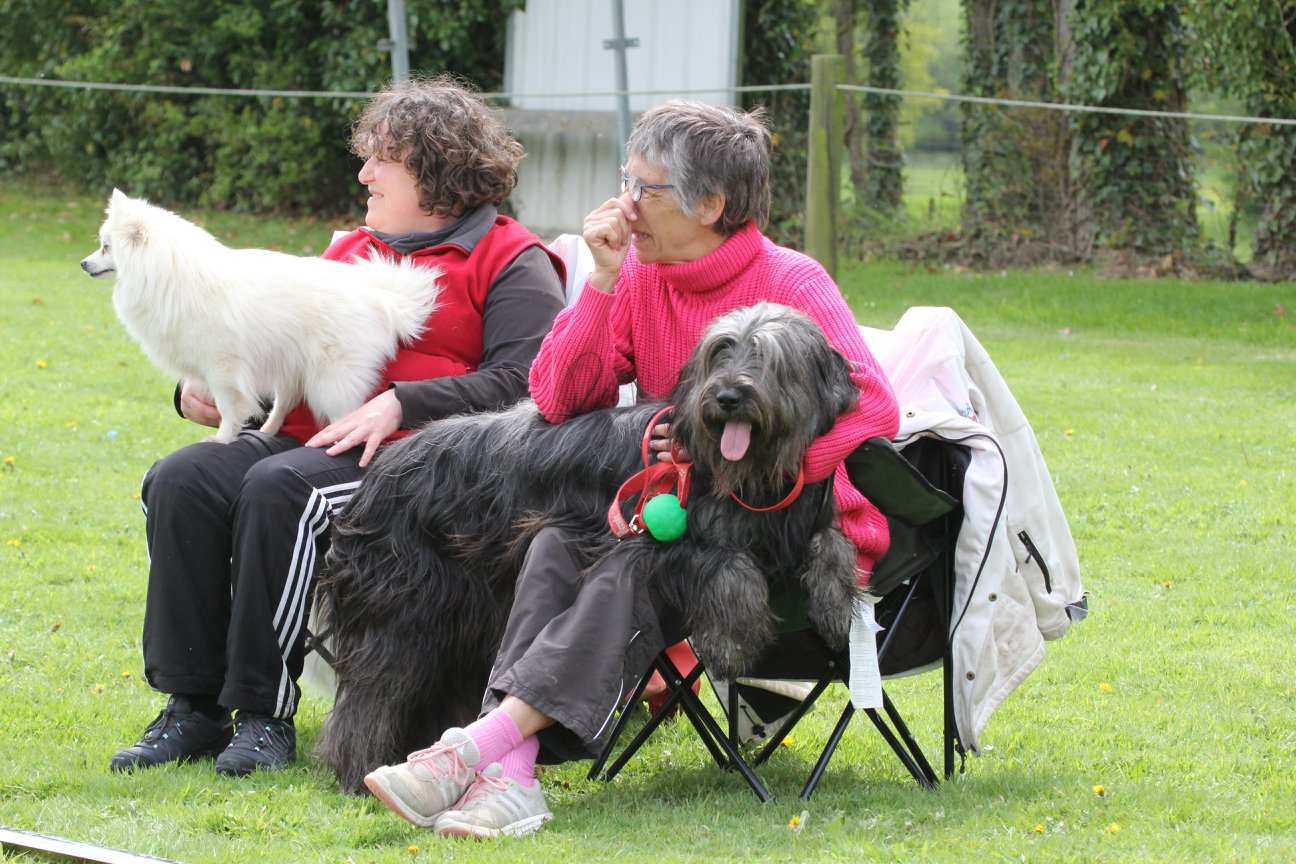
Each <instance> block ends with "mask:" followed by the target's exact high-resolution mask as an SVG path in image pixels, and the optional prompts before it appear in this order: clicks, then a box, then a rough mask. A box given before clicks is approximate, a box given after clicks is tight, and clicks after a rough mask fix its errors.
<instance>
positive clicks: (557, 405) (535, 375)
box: [530, 285, 633, 423]
mask: <svg viewBox="0 0 1296 864" xmlns="http://www.w3.org/2000/svg"><path fill="white" fill-rule="evenodd" d="M615 300H616V298H615V296H614V295H612V294H605V293H604V292H602V291H598V290H596V289H594V288H591V287H590V286H588V285H586V286H585V289H584V290H583V291H581V293H580V296H579V297H577V298H576V302H575V303H574V304H572V305H571V306H568V307H567V308H566V309H563V310H562V311H561V312H559V313H558V317H557V318H556V319H555V320H554V325H553V329H551V330H550V331H549V334H548V335H547V336H545V338H544V342H542V343H541V345H540V352H539V353H538V354H537V355H536V358H535V361H534V362H533V363H532V364H531V376H530V386H531V397H532V398H533V399H535V402H536V407H538V408H539V409H540V413H541V415H542V416H543V417H544V418H545V419H546V420H548V421H549V422H550V423H561V422H563V421H564V420H568V419H570V418H572V417H574V416H576V415H578V414H584V413H586V412H588V411H593V410H595V409H597V408H608V407H611V406H613V405H615V404H616V402H617V387H618V386H619V385H620V384H621V383H622V381H623V379H624V380H629V376H630V375H631V374H632V371H633V363H632V362H631V361H630V360H629V359H627V358H626V356H625V354H623V353H622V351H621V350H619V349H618V347H617V346H618V344H620V343H621V342H622V341H623V340H621V339H619V338H618V336H617V333H616V323H615V322H616V320H617V319H618V318H619V317H620V316H619V308H618V305H619V304H617V303H616V302H615Z"/></svg>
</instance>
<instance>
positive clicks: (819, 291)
mask: <svg viewBox="0 0 1296 864" xmlns="http://www.w3.org/2000/svg"><path fill="white" fill-rule="evenodd" d="M825 283H826V284H825ZM800 300H801V302H800V303H799V304H798V305H799V306H800V308H801V309H802V310H803V311H804V312H805V313H806V314H808V315H809V316H810V317H811V318H813V319H815V321H817V322H818V324H819V326H820V327H822V328H823V331H824V335H825V336H826V337H827V338H828V342H829V344H830V345H832V346H833V347H834V348H836V349H837V350H838V351H840V352H841V353H842V354H843V355H845V357H846V359H847V360H849V361H850V362H851V364H852V366H853V370H852V372H851V378H852V379H853V380H854V381H855V385H856V386H857V387H858V388H859V402H858V403H857V404H856V405H855V407H854V408H852V409H850V410H849V411H847V412H846V413H844V414H842V415H841V416H840V417H838V418H837V423H836V424H835V425H834V426H833V428H832V430H831V431H829V432H828V434H827V435H824V436H822V437H820V438H819V439H818V440H817V441H815V442H814V444H812V445H810V449H809V451H807V453H806V462H805V466H806V475H807V476H806V479H807V480H809V481H812V482H814V481H818V480H823V479H824V478H825V477H827V476H829V475H830V474H832V473H833V471H834V470H835V469H836V468H837V466H838V465H840V464H841V461H842V460H843V459H845V458H846V457H847V456H848V455H850V453H851V452H852V451H853V450H855V448H856V447H858V446H859V445H860V444H862V443H863V442H864V441H866V440H868V439H869V438H873V437H875V436H879V435H880V436H883V437H886V438H894V437H895V435H896V433H897V432H898V431H899V429H900V409H899V406H898V405H897V403H896V397H895V391H894V390H892V388H891V382H890V381H889V380H888V379H887V377H886V374H885V373H883V371H882V368H881V366H879V365H878V362H877V359H876V358H874V356H873V352H871V351H869V349H868V346H867V345H865V344H864V339H863V337H862V336H860V332H859V325H858V324H856V323H855V316H854V315H853V314H852V313H851V311H850V307H848V306H847V305H846V301H845V300H844V299H843V298H842V296H841V292H840V291H839V290H838V288H837V286H836V285H835V284H833V282H832V280H831V278H829V276H828V274H827V273H824V274H823V275H822V282H821V281H819V280H817V279H816V280H814V281H813V282H811V283H809V284H807V285H806V287H805V290H804V291H803V292H801V293H800Z"/></svg>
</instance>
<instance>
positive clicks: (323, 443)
mask: <svg viewBox="0 0 1296 864" xmlns="http://www.w3.org/2000/svg"><path fill="white" fill-rule="evenodd" d="M403 416H404V411H402V410H401V404H400V400H399V399H397V398H396V391H395V390H392V389H390V388H388V389H387V390H384V391H383V392H381V393H379V394H378V395H377V396H375V397H374V398H372V399H370V400H369V401H368V402H366V403H365V404H363V405H361V406H360V407H359V408H357V409H356V410H354V411H352V412H351V413H350V414H348V415H346V416H345V417H343V418H342V419H341V420H336V421H334V422H332V423H330V424H329V425H327V426H325V427H324V428H323V429H321V430H320V431H318V432H316V433H315V435H314V437H312V438H311V439H310V440H309V441H307V442H306V446H307V447H328V449H327V450H325V451H324V452H325V453H327V454H328V455H330V456H336V455H338V454H339V453H345V452H346V451H347V450H350V449H351V448H352V447H355V446H356V445H357V444H360V443H361V442H363V443H364V448H365V449H364V453H363V454H362V455H361V456H360V467H361V468H363V467H365V466H366V465H368V464H369V460H371V459H373V455H374V453H376V452H377V451H378V445H379V444H381V443H382V442H383V441H385V440H386V439H387V436H389V435H391V434H392V433H393V432H395V431H396V430H397V429H399V428H400V424H401V417H403Z"/></svg>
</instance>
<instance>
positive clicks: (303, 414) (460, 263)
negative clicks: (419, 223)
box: [283, 216, 552, 443]
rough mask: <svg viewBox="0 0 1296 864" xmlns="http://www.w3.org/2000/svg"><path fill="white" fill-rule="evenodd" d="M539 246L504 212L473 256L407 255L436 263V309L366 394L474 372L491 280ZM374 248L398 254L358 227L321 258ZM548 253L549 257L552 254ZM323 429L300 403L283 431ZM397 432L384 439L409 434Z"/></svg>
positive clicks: (457, 250)
mask: <svg viewBox="0 0 1296 864" xmlns="http://www.w3.org/2000/svg"><path fill="white" fill-rule="evenodd" d="M531 246H541V247H542V248H543V244H542V243H541V242H540V239H539V238H538V237H536V236H535V235H534V234H532V233H531V232H530V231H528V230H527V229H526V228H523V227H522V226H521V225H519V224H518V223H517V222H514V221H513V220H512V219H510V218H508V217H507V216H497V217H495V225H494V227H492V228H491V229H490V230H489V231H487V232H486V235H485V236H484V237H482V238H481V240H479V241H478V242H477V245H476V246H475V247H473V251H472V254H471V255H469V254H468V253H466V252H465V251H464V250H463V248H462V247H460V246H456V245H455V244H454V243H443V244H441V245H439V246H433V247H430V248H427V249H419V250H417V251H415V252H411V253H410V254H409V256H408V257H409V258H411V259H413V260H414V261H417V262H418V263H419V265H420V266H425V267H441V268H443V269H444V270H445V272H444V274H443V275H442V276H441V296H440V298H439V301H438V302H439V304H440V305H439V307H438V308H437V310H436V312H434V313H433V314H432V317H430V318H429V319H428V321H427V326H426V329H425V330H424V331H423V335H422V336H420V337H419V338H418V340H416V341H415V342H413V343H409V344H404V343H402V344H401V346H400V347H399V348H398V349H397V351H396V356H395V357H393V358H392V359H391V361H390V362H388V364H387V367H386V368H385V369H384V370H383V372H382V374H381V375H380V376H379V379H378V387H377V388H376V389H375V390H374V392H373V393H372V394H370V397H369V398H371V399H372V398H373V397H374V396H377V395H378V394H379V393H381V392H382V391H384V390H386V389H387V388H388V386H389V385H390V384H391V383H392V382H393V381H426V380H428V379H430V378H440V377H442V376H444V375H463V374H464V373H465V372H473V371H475V370H476V369H477V366H478V364H480V363H481V354H482V314H483V309H484V308H485V305H486V292H487V291H488V290H489V289H490V286H491V284H492V283H493V282H494V281H495V279H496V277H498V276H499V274H500V272H501V271H503V270H504V268H505V267H507V266H508V265H509V264H511V263H512V262H513V259H514V258H516V257H517V256H518V255H519V254H520V253H521V252H522V250H523V249H527V248H529V247H531ZM374 247H376V248H377V249H379V250H381V251H382V253H383V254H385V255H387V256H390V257H392V258H400V257H402V256H401V255H400V254H399V253H398V252H396V251H395V250H394V249H392V248H391V247H390V246H388V245H387V244H385V243H383V242H382V241H381V240H379V239H378V238H376V237H374V236H373V235H372V234H370V233H369V232H368V231H365V230H363V229H359V228H357V229H356V230H355V231H352V232H351V233H349V234H347V235H346V236H344V237H340V238H338V239H337V240H336V241H335V242H334V243H333V244H332V245H330V246H329V248H328V249H326V250H324V254H323V255H322V256H321V257H323V258H327V259H329V260H332V261H345V262H348V263H350V262H351V261H353V260H355V258H356V257H365V256H367V255H368V254H369V249H370V248H374ZM551 257H552V256H551ZM321 428H322V427H321V426H320V424H319V422H318V421H317V420H316V419H315V416H314V415H313V414H311V412H310V409H309V408H307V407H306V405H304V404H302V405H299V406H297V407H296V408H294V409H293V410H292V411H291V412H289V414H288V416H287V418H286V419H285V420H284V425H283V431H284V432H285V433H286V434H288V435H291V436H292V437H294V438H296V439H297V440H298V441H301V442H302V443H305V442H306V441H308V440H309V439H310V438H311V436H313V435H314V434H315V433H316V432H318V431H319V430H320V429H321ZM408 434H409V432H408V431H400V432H396V433H395V434H394V435H392V436H391V437H390V438H389V439H388V440H394V439H396V438H400V437H403V436H405V435H408Z"/></svg>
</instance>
